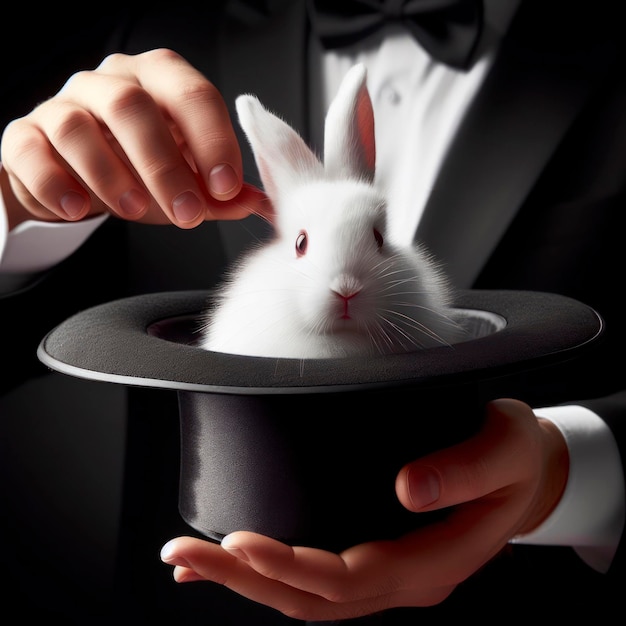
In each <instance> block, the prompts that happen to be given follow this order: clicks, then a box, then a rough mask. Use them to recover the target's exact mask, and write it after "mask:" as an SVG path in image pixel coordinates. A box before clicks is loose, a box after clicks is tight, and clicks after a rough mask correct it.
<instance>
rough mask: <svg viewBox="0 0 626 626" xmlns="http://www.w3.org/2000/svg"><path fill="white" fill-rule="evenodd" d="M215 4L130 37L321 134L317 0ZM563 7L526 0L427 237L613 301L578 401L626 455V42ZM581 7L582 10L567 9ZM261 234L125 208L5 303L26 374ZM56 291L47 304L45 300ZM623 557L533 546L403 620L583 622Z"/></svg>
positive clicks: (495, 277)
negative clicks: (96, 314)
mask: <svg viewBox="0 0 626 626" xmlns="http://www.w3.org/2000/svg"><path fill="white" fill-rule="evenodd" d="M205 4H207V5H209V6H204V7H200V8H198V7H193V8H191V7H188V6H186V5H185V4H184V3H183V4H182V5H180V4H178V5H177V7H176V8H175V10H174V11H175V12H172V10H171V9H169V10H168V11H165V10H160V9H159V8H157V9H153V10H151V12H150V14H149V15H148V16H142V15H138V14H131V15H130V16H129V19H128V20H127V21H126V22H124V27H123V28H120V29H119V30H118V32H117V34H116V37H115V39H114V44H113V47H114V48H115V49H117V50H121V51H127V52H133V53H134V52H140V51H142V50H147V49H151V48H155V47H161V46H164V47H170V48H172V49H175V50H177V51H178V52H179V53H181V54H182V55H183V56H185V57H186V58H187V59H188V60H189V61H190V62H191V63H192V64H194V65H195V66H196V67H198V68H199V69H201V70H202V71H203V72H204V73H205V74H206V76H207V77H208V78H209V79H211V80H212V81H213V82H214V83H215V84H216V85H217V86H218V87H219V89H220V90H221V92H222V94H223V96H224V98H225V100H226V102H227V104H228V105H229V106H231V107H232V109H231V110H232V112H233V120H235V119H236V116H235V115H234V107H233V104H234V100H235V97H236V96H237V95H239V94H240V93H243V92H252V93H255V94H256V95H258V96H259V98H260V99H261V101H263V102H264V103H265V104H266V105H267V106H269V107H270V108H271V109H273V110H275V111H277V112H279V113H280V114H281V115H283V116H284V117H285V118H286V119H288V120H289V122H290V123H291V124H292V125H294V126H296V127H297V128H299V129H300V130H301V131H302V133H303V135H304V136H305V137H306V136H307V132H308V129H307V122H308V119H309V108H308V107H309V102H310V98H311V95H312V94H310V93H309V82H308V79H307V76H308V72H307V69H308V65H307V63H308V38H309V36H310V31H309V24H308V21H307V16H306V11H305V8H304V4H305V3H304V2H298V1H289V0H282V1H281V0H277V1H276V2H270V1H263V0H259V1H257V2H255V1H254V0H249V1H248V2H239V3H236V2H214V3H205ZM549 4H550V6H549V7H546V3H530V2H525V3H522V7H521V8H520V9H519V11H518V13H517V15H516V16H515V18H514V20H513V23H512V25H511V29H510V32H509V34H508V35H507V37H506V39H505V41H504V42H503V45H502V49H501V51H500V54H499V56H498V58H497V61H496V63H495V64H494V66H493V68H492V70H491V71H490V73H489V75H488V76H487V79H486V81H485V84H484V86H483V88H482V89H481V91H480V93H479V95H478V97H477V98H476V101H475V102H474V104H473V105H472V107H471V109H470V110H469V112H468V114H467V116H466V118H465V120H464V122H463V124H462V126H461V128H460V131H459V133H458V136H457V138H456V140H455V143H454V145H453V149H452V150H451V152H450V155H449V157H448V158H447V160H446V161H445V163H444V165H443V168H442V171H441V173H440V176H439V178H438V180H437V182H436V185H435V187H434V189H433V192H432V194H431V197H430V199H429V201H428V204H427V206H426V209H425V212H424V215H423V218H422V220H421V223H420V225H419V228H418V232H417V233H416V238H417V239H419V240H420V241H423V242H424V243H425V244H426V245H427V246H428V247H429V248H430V250H431V251H432V252H433V253H434V254H435V256H436V257H438V258H439V260H440V261H442V262H443V263H444V265H445V267H446V268H447V271H448V272H449V274H450V276H451V277H452V279H453V282H454V283H455V284H456V285H457V286H459V287H461V288H480V289H530V290H537V291H550V292H555V293H561V294H565V295H569V296H572V297H574V298H577V299H579V300H581V301H583V302H585V303H587V304H589V305H591V306H593V307H594V308H596V310H597V311H598V312H599V313H600V314H601V315H602V316H603V317H604V319H605V321H606V323H607V333H606V340H605V341H604V342H603V344H602V347H601V348H600V349H599V350H598V353H597V356H596V357H595V358H593V360H592V361H591V362H590V364H589V368H588V377H587V379H586V380H585V385H584V386H582V387H581V386H579V385H575V386H574V385H572V388H571V389H567V391H568V392H571V395H568V396H567V397H564V398H563V401H566V400H577V401H581V402H583V403H586V404H588V405H589V406H590V407H591V408H593V409H594V410H597V411H598V412H600V413H601V414H602V416H603V417H604V418H605V419H607V421H608V423H609V425H610V426H611V428H612V430H613V432H614V433H615V436H616V438H617V441H618V444H619V446H620V450H621V451H622V455H623V458H626V454H625V447H624V445H625V444H624V442H625V440H626V434H625V433H624V418H625V416H626V414H625V411H626V393H620V392H621V391H622V389H624V388H626V384H625V381H626V375H625V374H626V372H625V371H624V368H623V366H622V356H621V355H622V354H623V351H624V350H626V336H625V331H624V330H623V329H622V327H623V326H624V325H623V323H622V317H623V316H622V315H621V311H620V300H621V298H619V293H620V291H621V283H622V282H623V275H624V270H625V269H626V268H625V267H624V253H623V245H622V239H623V236H622V230H621V221H622V220H621V217H622V215H621V214H622V212H623V209H624V206H626V114H625V111H626V72H625V71H624V61H625V54H624V45H623V43H622V42H621V40H620V37H619V35H618V33H617V27H616V24H618V23H619V20H618V17H617V15H616V11H615V9H614V8H612V7H611V5H610V3H609V2H599V3H596V6H595V7H594V14H593V15H585V14H584V13H583V12H582V10H580V9H572V8H571V7H569V6H568V5H571V4H572V3H568V2H553V3H549ZM565 8H568V9H569V10H570V11H573V12H574V14H571V13H569V14H567V15H566V14H565ZM73 69H75V68H72V71H73ZM241 145H242V146H243V147H244V148H243V149H244V164H245V168H246V172H247V174H248V176H249V177H250V179H251V180H253V181H258V176H257V174H256V170H255V167H254V162H253V159H252V156H251V154H250V153H249V152H248V151H247V148H246V146H247V143H246V141H245V140H244V138H243V135H241ZM257 229H262V226H261V224H260V223H257V222H255V221H254V218H250V219H249V220H246V222H245V225H244V224H242V223H223V224H206V225H203V226H202V227H200V228H198V229H195V230H194V231H192V232H189V231H179V230H177V229H175V228H174V227H171V228H170V227H147V226H138V225H133V224H125V223H121V222H119V221H116V220H109V222H108V223H107V224H106V225H105V227H103V228H102V230H101V231H100V232H98V233H97V234H96V235H94V236H93V237H92V238H91V239H90V241H88V242H87V244H85V246H83V248H82V249H81V250H79V251H78V253H77V254H75V255H74V256H73V257H72V258H71V259H68V261H67V262H66V263H63V264H62V265H61V266H60V267H58V268H55V270H54V271H52V272H50V273H48V274H46V275H45V276H42V277H40V278H39V279H38V280H37V281H36V283H35V284H33V285H32V286H31V287H30V288H28V289H25V290H23V291H22V292H20V293H17V294H10V295H8V296H6V297H4V298H3V300H2V302H1V303H0V304H1V306H2V307H3V315H5V312H4V311H6V315H7V320H9V322H10V323H12V324H14V325H16V326H17V327H18V328H20V329H21V332H22V333H23V335H24V336H25V337H26V336H28V337H32V341H30V343H29V349H30V350H32V352H29V351H28V350H27V351H26V352H27V355H26V356H25V355H24V350H23V349H20V351H19V353H18V352H16V354H15V361H16V362H17V363H18V367H16V368H15V371H14V373H13V375H14V380H12V381H10V384H11V385H17V384H19V382H20V380H21V379H22V378H23V377H24V376H25V375H26V374H27V373H32V371H33V370H34V371H36V372H37V371H38V372H40V371H41V370H40V366H39V365H38V364H37V363H36V359H34V358H33V354H34V346H36V343H37V342H38V340H39V339H40V338H41V336H42V335H43V333H44V332H45V331H46V330H49V329H50V328H51V327H53V326H54V325H55V323H57V321H61V320H62V319H64V318H65V317H67V315H69V314H71V313H72V312H74V311H75V310H77V309H78V308H81V307H84V306H87V305H88V304H90V303H95V302H101V301H106V300H109V299H111V298H112V297H118V296H122V295H128V294H132V293H139V292H146V291H158V290H167V289H187V288H207V287H210V286H212V285H213V284H214V282H215V281H216V280H217V279H218V277H219V275H220V272H221V271H222V270H223V268H224V267H225V265H226V264H227V263H228V262H229V261H230V260H231V259H232V258H234V256H236V255H237V254H238V253H239V251H241V250H242V249H243V248H244V247H245V246H246V245H247V244H248V242H249V241H250V233H251V232H252V233H255V232H257ZM259 232H260V231H259ZM103 259H106V262H104V261H103ZM85 267H88V268H89V271H90V272H92V273H93V275H94V279H93V281H90V285H88V286H86V287H85V288H84V290H83V288H81V289H77V287H76V286H77V283H76V279H75V278H74V279H71V278H70V277H71V276H72V275H73V273H74V272H76V270H77V269H79V270H81V271H82V272H83V273H84V268H85ZM80 284H81V285H84V284H85V283H84V280H83V281H81V282H80ZM60 294H61V295H60ZM42 303H45V308H37V307H42V306H43V305H42ZM33 310H37V311H42V312H43V311H45V312H46V313H47V314H46V315H42V316H41V319H40V320H39V323H38V324H37V325H35V328H33V327H32V324H31V325H30V326H29V327H28V329H27V328H26V324H25V322H24V311H33ZM27 343H28V341H27ZM22 348H23V346H22ZM37 368H39V370H38V369H37ZM5 384H8V383H5ZM546 384H549V383H548V382H547V383H546ZM560 384H563V381H560ZM565 386H566V387H567V381H565ZM157 549H158V548H157ZM622 553H623V548H620V552H619V554H618V557H617V558H616V560H615V562H614V565H613V567H612V568H611V571H610V572H609V575H608V576H602V575H599V574H597V573H595V572H593V571H591V570H590V569H589V568H587V567H586V566H585V565H583V564H582V563H581V562H580V561H579V559H578V557H577V556H576V555H574V553H573V552H572V551H571V550H570V549H569V548H532V547H524V546H515V547H514V548H511V550H510V551H506V552H505V553H504V554H502V555H501V556H500V557H499V558H497V559H495V560H494V562H493V563H491V564H490V565H489V566H487V567H486V568H484V570H483V571H482V572H480V573H479V574H478V575H477V576H475V577H474V578H472V579H471V580H470V581H468V582H467V583H466V584H465V585H462V586H461V587H460V588H459V589H458V590H457V591H456V592H455V593H454V594H453V596H452V598H451V599H450V601H449V602H446V603H444V605H443V606H441V607H436V608H433V609H424V610H422V612H421V613H418V614H417V616H413V613H412V612H410V611H404V610H402V611H397V612H392V614H390V615H389V616H387V617H386V619H387V620H392V619H397V620H398V623H401V622H402V623H405V622H403V620H407V623H412V621H413V620H417V619H422V620H423V619H426V618H428V619H430V618H431V617H432V619H434V620H438V619H440V618H441V617H442V616H445V615H459V613H457V612H456V611H458V610H459V609H458V607H459V606H462V607H464V608H463V610H467V611H469V612H470V613H472V614H475V615H477V616H479V617H480V616H482V617H483V618H484V619H486V620H490V619H491V617H493V618H494V619H495V618H497V617H500V618H502V617H503V616H504V617H506V616H507V615H509V614H510V612H511V611H515V612H516V614H518V613H520V612H521V613H525V612H526V611H528V615H535V614H536V613H537V612H538V611H542V614H545V613H544V611H546V610H547V611H548V612H552V611H553V613H552V614H553V615H554V616H555V617H557V616H558V617H561V618H563V617H565V618H566V619H567V617H568V616H570V615H574V616H576V615H580V614H581V612H588V614H590V615H592V614H597V613H600V614H602V613H603V612H604V611H605V607H606V606H608V605H609V604H610V603H611V602H613V603H614V604H615V606H618V607H619V603H618V600H619V593H615V591H616V586H617V582H616V581H617V580H619V579H620V577H621V575H622V574H623V571H624V566H623V561H624V558H623V554H622ZM520 600H521V601H520ZM512 607H515V608H512ZM539 607H542V608H539ZM544 607H547V609H546V608H544ZM620 609H621V607H620ZM377 619H382V618H380V617H379V618H377ZM268 623H269V622H268Z"/></svg>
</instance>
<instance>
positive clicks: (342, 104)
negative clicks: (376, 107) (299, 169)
mask: <svg viewBox="0 0 626 626" xmlns="http://www.w3.org/2000/svg"><path fill="white" fill-rule="evenodd" d="M366 78H367V72H366V70H365V66H364V65H362V64H358V65H355V66H353V67H352V68H350V70H348V72H347V74H346V75H345V77H344V78H343V80H342V82H341V85H340V86H339V91H338V92H337V95H336V96H335V98H334V99H333V101H332V102H331V104H330V107H329V109H328V113H327V114H326V122H325V127H324V167H325V169H326V173H327V174H328V175H330V176H332V177H335V178H345V177H348V178H355V177H356V178H359V179H365V180H366V181H368V182H373V181H374V171H375V166H376V142H375V140H374V111H373V109H372V101H371V99H370V95H369V92H368V91H367V86H366V84H365V81H366Z"/></svg>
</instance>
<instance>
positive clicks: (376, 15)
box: [307, 0, 483, 69]
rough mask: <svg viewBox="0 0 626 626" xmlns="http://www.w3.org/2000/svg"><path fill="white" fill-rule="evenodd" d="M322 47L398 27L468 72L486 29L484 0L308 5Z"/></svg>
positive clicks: (321, 0) (344, 0) (346, 0)
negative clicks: (394, 24) (396, 24)
mask: <svg viewBox="0 0 626 626" xmlns="http://www.w3.org/2000/svg"><path fill="white" fill-rule="evenodd" d="M307 4H308V9H309V14H310V17H311V23H312V26H313V31H314V32H315V33H316V34H317V35H318V37H319V38H320V41H321V42H322V45H323V46H324V48H326V49H327V50H328V49H332V48H340V47H343V46H348V45H350V44H352V43H356V42H357V41H358V40H359V39H362V38H363V37H365V36H367V35H369V34H371V33H374V32H375V31H376V30H378V29H379V28H380V27H381V26H383V25H384V24H385V23H389V22H394V21H395V22H399V23H401V24H404V25H405V26H406V27H408V28H409V30H410V31H411V32H412V33H413V35H414V36H415V38H416V39H417V41H418V42H419V43H420V45H421V46H422V47H423V48H424V49H425V50H426V51H427V52H428V53H429V54H430V55H431V56H432V57H433V58H434V59H437V60H438V61H441V62H442V63H445V64H446V65H449V66H451V67H454V68H456V69H467V68H468V67H469V65H470V61H471V58H472V54H473V52H474V50H475V49H476V44H477V43H478V38H479V37H480V32H481V29H482V17H483V7H482V1H481V0H307Z"/></svg>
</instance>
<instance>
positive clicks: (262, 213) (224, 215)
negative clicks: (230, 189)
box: [206, 183, 274, 222]
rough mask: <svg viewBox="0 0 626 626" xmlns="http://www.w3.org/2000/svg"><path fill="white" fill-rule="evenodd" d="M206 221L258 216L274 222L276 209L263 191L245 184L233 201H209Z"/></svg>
mask: <svg viewBox="0 0 626 626" xmlns="http://www.w3.org/2000/svg"><path fill="white" fill-rule="evenodd" d="M208 211H209V212H208V214H207V216H206V219H216V220H233V219H241V218H244V217H247V216H248V215H251V214H253V215H258V216H259V217H261V218H262V219H264V220H266V221H268V222H272V220H273V218H274V209H273V207H272V204H271V203H270V201H269V199H268V197H267V196H266V195H265V193H264V192H263V191H261V190H260V189H258V188H257V187H254V186H252V185H249V184H247V183H244V185H243V187H242V188H241V191H240V192H239V194H238V195H237V196H235V197H234V198H233V199H232V200H227V201H224V202H219V201H217V200H210V199H209V209H208Z"/></svg>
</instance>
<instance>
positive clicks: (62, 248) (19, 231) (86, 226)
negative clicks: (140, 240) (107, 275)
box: [0, 207, 108, 274]
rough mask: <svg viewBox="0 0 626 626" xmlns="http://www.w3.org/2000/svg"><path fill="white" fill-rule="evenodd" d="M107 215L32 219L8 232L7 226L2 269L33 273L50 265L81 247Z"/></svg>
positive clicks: (0, 266) (4, 270)
mask: <svg viewBox="0 0 626 626" xmlns="http://www.w3.org/2000/svg"><path fill="white" fill-rule="evenodd" d="M0 208H1V207H0ZM3 213H4V211H3ZM107 217H108V216H107V215H106V214H104V215H98V216H96V217H92V218H89V219H86V220H81V221H80V222H38V221H34V220H32V221H30V220H29V221H26V222H22V223H21V224H20V225H19V226H17V227H16V228H14V229H13V230H12V231H11V232H8V233H7V232H6V227H5V233H6V235H5V236H6V240H5V244H4V249H1V248H0V251H1V252H2V257H1V260H0V272H2V273H7V274H11V273H12V274H32V273H35V272H41V271H43V270H47V269H49V268H50V267H52V266H54V265H56V264H57V263H59V262H61V261H63V259H65V258H67V257H68V256H70V254H72V253H73V252H74V251H75V250H76V249H78V248H79V247H80V246H81V245H82V244H83V243H84V242H85V241H86V240H87V238H88V237H89V235H91V234H92V233H93V232H94V231H95V230H96V228H98V226H100V224H102V222H103V221H104V220H105V219H106V218H107ZM0 237H1V236H0Z"/></svg>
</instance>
